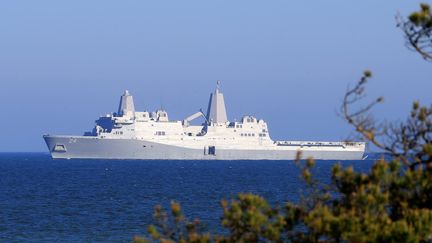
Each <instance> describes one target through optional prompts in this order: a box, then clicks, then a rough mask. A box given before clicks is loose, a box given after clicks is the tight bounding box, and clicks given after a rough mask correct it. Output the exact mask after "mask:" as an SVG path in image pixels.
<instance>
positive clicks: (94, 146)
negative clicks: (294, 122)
mask: <svg viewBox="0 0 432 243" xmlns="http://www.w3.org/2000/svg"><path fill="white" fill-rule="evenodd" d="M197 118H202V119H203V120H205V121H204V123H203V124H201V125H191V124H190V123H191V121H193V120H195V119H197ZM43 137H44V139H45V142H46V144H47V146H48V149H49V151H50V153H51V156H52V158H54V159H74V158H80V159H142V160H293V159H295V158H296V156H297V154H298V151H300V152H301V155H302V158H307V157H313V158H315V159H318V160H360V159H362V157H363V154H364V150H365V143H364V142H323V141H273V140H272V139H271V138H270V135H269V131H268V128H267V123H266V122H265V121H264V120H261V119H260V120H258V119H257V118H255V117H253V116H244V117H243V118H242V119H241V121H239V122H229V121H228V119H227V115H226V108H225V103H224V97H223V94H222V93H221V92H220V89H219V84H218V87H217V88H216V90H215V91H214V92H213V93H212V94H211V95H210V101H209V105H208V110H207V114H206V115H205V114H204V113H203V112H202V111H199V112H197V113H195V114H193V115H191V116H189V117H187V118H185V119H184V120H181V121H170V120H169V119H168V113H167V112H166V111H164V110H158V111H156V112H147V111H144V112H136V111H135V108H134V103H133V99H132V96H131V95H130V94H129V92H128V91H125V93H124V94H123V95H122V96H121V98H120V104H119V109H118V112H117V113H112V114H107V115H106V116H103V117H100V118H99V119H98V120H96V125H95V127H94V129H93V131H91V132H86V133H85V134H84V136H68V135H44V136H43Z"/></svg>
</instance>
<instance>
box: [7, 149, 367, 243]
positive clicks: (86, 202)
mask: <svg viewBox="0 0 432 243" xmlns="http://www.w3.org/2000/svg"><path fill="white" fill-rule="evenodd" d="M370 158H371V159H372V157H370ZM335 163H338V162H336V161H318V162H317V166H316V169H315V171H314V174H315V175H316V177H317V178H319V179H320V180H323V181H326V180H328V178H329V175H330V169H331V167H332V165H333V164H335ZM341 163H342V164H343V165H344V166H348V165H353V166H354V168H355V169H357V170H363V171H364V170H368V169H369V168H370V166H371V165H372V163H373V161H372V160H363V161H342V162H341ZM304 190H305V186H304V184H303V182H302V180H301V179H300V178H299V169H298V168H297V166H296V165H295V164H294V162H293V161H138V160H52V159H51V158H50V156H49V154H47V153H0V241H1V242H130V241H131V240H132V238H133V236H134V235H143V234H145V233H146V227H147V225H148V224H150V223H152V222H153V221H152V214H153V209H154V206H155V205H157V204H161V205H163V206H164V207H166V208H167V207H168V205H169V203H170V201H171V200H176V201H178V202H180V203H181V204H182V207H183V209H184V211H185V214H186V216H187V217H189V218H190V219H193V218H200V219H201V221H202V222H203V223H204V224H205V225H206V227H207V229H208V230H209V231H211V232H214V231H217V230H220V228H219V221H220V216H221V215H222V209H221V207H220V206H219V202H220V200H221V199H222V198H226V199H230V198H232V197H234V196H235V195H236V194H237V193H240V192H253V193H256V194H259V195H262V196H264V197H265V198H267V199H268V200H269V201H270V202H271V203H272V204H273V205H276V204H282V203H284V202H287V201H289V200H290V201H298V199H299V197H300V195H301V193H302V191H304Z"/></svg>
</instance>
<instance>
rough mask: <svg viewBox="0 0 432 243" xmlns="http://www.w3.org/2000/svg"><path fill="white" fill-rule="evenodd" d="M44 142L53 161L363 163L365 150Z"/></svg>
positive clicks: (86, 139) (76, 139) (70, 139)
mask: <svg viewBox="0 0 432 243" xmlns="http://www.w3.org/2000/svg"><path fill="white" fill-rule="evenodd" d="M44 140H45V142H46V144H47V146H48V149H49V151H50V153H51V156H52V158H54V159H139V160H294V159H295V158H296V155H297V152H298V151H299V150H300V151H301V152H302V158H308V157H313V158H314V159H318V160H361V159H362V158H363V152H364V148H362V149H361V148H340V149H335V148H328V149H325V148H324V149H323V148H319V149H316V150H314V149H311V148H302V147H300V146H299V147H287V148H284V149H269V148H260V147H257V148H252V149H250V148H248V149H229V148H223V147H217V146H216V148H215V152H214V154H208V151H206V149H205V147H204V146H203V147H202V149H193V148H185V147H181V146H173V145H167V144H162V143H158V142H153V141H146V140H138V139H106V138H105V139H101V138H98V137H92V136H50V135H45V136H44Z"/></svg>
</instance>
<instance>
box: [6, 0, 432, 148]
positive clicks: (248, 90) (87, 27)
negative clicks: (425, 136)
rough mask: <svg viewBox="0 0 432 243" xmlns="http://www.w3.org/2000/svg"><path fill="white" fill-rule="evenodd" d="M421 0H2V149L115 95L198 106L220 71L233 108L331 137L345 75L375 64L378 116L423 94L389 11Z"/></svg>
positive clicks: (430, 83)
mask: <svg viewBox="0 0 432 243" xmlns="http://www.w3.org/2000/svg"><path fill="white" fill-rule="evenodd" d="M418 3H419V2H417V1H407V0H404V1H402V0H396V1H376V0H367V1H346V0H339V1H333V0H329V1H286V0H281V1H250V0H248V1H138V0H137V1H106V0H103V1H102V0H101V1H43V0H42V1H2V2H1V3H0V108H1V112H0V125H1V136H0V151H46V147H45V144H44V142H43V139H42V135H43V134H44V133H50V134H77V135H78V134H82V133H83V132H84V131H86V130H90V129H91V128H92V127H93V124H94V120H95V119H96V118H97V117H98V116H99V115H102V114H104V113H107V112H110V111H115V110H116V109H117V105H118V101H119V96H120V94H121V93H122V92H123V90H124V89H129V90H130V92H131V93H132V94H133V95H134V98H135V106H136V108H137V109H138V110H144V109H150V110H152V109H156V108H158V107H160V106H161V105H162V106H163V107H165V108H166V109H167V110H168V112H169V115H170V118H171V119H182V118H184V117H186V116H187V115H189V114H191V113H193V112H195V111H197V110H198V109H199V108H206V105H207V101H208V95H209V93H210V92H211V91H212V90H213V89H214V86H215V82H216V80H217V79H220V80H222V88H223V91H224V93H225V99H226V103H227V111H228V116H229V118H230V119H231V120H233V119H234V118H240V117H241V116H242V115H245V114H253V115H256V116H257V117H259V118H264V119H265V120H267V122H268V123H269V126H270V132H271V134H272V137H273V138H275V139H319V140H339V139H343V138H345V137H346V136H347V135H348V134H349V132H350V131H351V129H350V127H348V126H347V125H346V124H345V123H344V121H342V120H341V119H340V118H339V117H338V116H337V115H336V111H337V110H338V108H339V105H340V101H341V99H342V96H343V94H344V91H345V90H346V88H347V85H348V84H349V83H351V84H353V83H354V82H355V81H356V80H357V79H358V77H359V76H360V74H361V73H362V71H363V70H364V69H371V70H372V71H373V73H374V75H375V77H374V78H373V79H372V82H371V83H370V85H369V95H370V96H371V97H374V96H378V95H383V96H384V97H385V103H384V104H383V105H381V106H380V107H379V108H378V109H376V110H375V114H376V116H377V117H378V118H383V119H387V120H394V119H403V118H404V117H405V116H406V115H407V114H408V110H409V109H410V106H411V102H412V101H413V100H414V99H419V100H420V101H421V102H423V103H426V104H430V103H431V100H432V95H431V90H432V64H431V63H426V62H425V61H423V60H422V59H421V58H420V57H419V56H418V55H417V54H415V53H413V52H411V51H409V50H407V49H406V48H405V47H404V40H403V37H402V33H401V31H400V30H398V29H397V28H396V23H395V15H396V13H397V12H398V11H399V12H401V13H402V14H403V15H407V14H408V13H410V12H412V11H413V10H416V9H417V8H418Z"/></svg>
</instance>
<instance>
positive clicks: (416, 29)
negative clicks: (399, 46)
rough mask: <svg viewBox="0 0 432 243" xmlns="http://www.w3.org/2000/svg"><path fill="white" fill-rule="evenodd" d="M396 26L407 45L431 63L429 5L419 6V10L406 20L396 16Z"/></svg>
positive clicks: (431, 41)
mask: <svg viewBox="0 0 432 243" xmlns="http://www.w3.org/2000/svg"><path fill="white" fill-rule="evenodd" d="M397 19H398V26H399V27H400V28H401V29H402V31H403V32H404V34H405V39H406V41H407V45H408V46H409V47H410V48H412V49H413V50H415V51H416V52H418V53H419V54H420V55H421V56H422V57H423V58H424V59H426V60H429V61H432V12H431V9H430V5H428V4H426V3H422V4H420V10H419V11H417V12H414V13H412V14H411V15H410V16H409V17H408V19H404V18H402V17H400V16H398V18H397Z"/></svg>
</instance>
